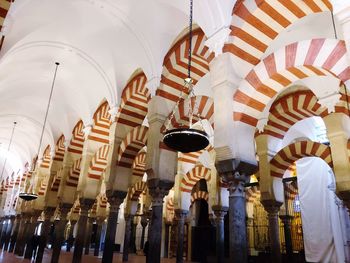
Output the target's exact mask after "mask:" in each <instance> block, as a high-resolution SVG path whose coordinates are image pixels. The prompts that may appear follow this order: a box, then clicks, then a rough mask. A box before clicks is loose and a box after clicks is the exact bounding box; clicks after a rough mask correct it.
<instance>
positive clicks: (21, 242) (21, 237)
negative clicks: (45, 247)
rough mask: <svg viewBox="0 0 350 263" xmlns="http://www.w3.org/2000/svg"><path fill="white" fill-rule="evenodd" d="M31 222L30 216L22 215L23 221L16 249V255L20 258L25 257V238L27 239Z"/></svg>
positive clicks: (27, 214)
mask: <svg viewBox="0 0 350 263" xmlns="http://www.w3.org/2000/svg"><path fill="white" fill-rule="evenodd" d="M29 221H30V214H29V213H22V219H21V223H20V227H19V230H18V236H17V242H16V247H15V254H16V255H18V256H23V253H24V247H25V244H26V240H25V237H26V232H27V227H28V222H29Z"/></svg>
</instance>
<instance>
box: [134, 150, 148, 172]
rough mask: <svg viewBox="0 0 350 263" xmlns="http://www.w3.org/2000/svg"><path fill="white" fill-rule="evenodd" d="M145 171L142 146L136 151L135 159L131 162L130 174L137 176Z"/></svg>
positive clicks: (144, 157)
mask: <svg viewBox="0 0 350 263" xmlns="http://www.w3.org/2000/svg"><path fill="white" fill-rule="evenodd" d="M145 172H146V151H145V150H144V148H142V149H141V151H139V152H138V154H137V155H136V157H135V160H134V162H133V164H132V175H133V176H137V177H143V175H144V174H145Z"/></svg>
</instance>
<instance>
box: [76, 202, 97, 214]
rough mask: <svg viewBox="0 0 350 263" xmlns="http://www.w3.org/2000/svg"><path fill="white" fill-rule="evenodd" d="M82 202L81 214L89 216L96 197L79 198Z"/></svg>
mask: <svg viewBox="0 0 350 263" xmlns="http://www.w3.org/2000/svg"><path fill="white" fill-rule="evenodd" d="M79 202H80V216H82V215H83V216H88V214H89V210H90V209H91V208H92V206H93V205H94V203H95V200H94V199H88V198H79Z"/></svg>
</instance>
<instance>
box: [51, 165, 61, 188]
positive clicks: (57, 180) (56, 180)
mask: <svg viewBox="0 0 350 263" xmlns="http://www.w3.org/2000/svg"><path fill="white" fill-rule="evenodd" d="M62 176H63V168H61V169H59V170H58V171H57V172H56V174H55V176H54V178H53V180H52V183H51V191H52V192H58V188H59V186H60V183H61V180H62Z"/></svg>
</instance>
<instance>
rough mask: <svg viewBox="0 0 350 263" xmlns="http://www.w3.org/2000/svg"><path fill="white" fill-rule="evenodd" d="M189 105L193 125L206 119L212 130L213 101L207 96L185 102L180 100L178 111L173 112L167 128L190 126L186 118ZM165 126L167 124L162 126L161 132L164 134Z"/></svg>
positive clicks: (188, 99) (192, 98) (190, 98)
mask: <svg viewBox="0 0 350 263" xmlns="http://www.w3.org/2000/svg"><path fill="white" fill-rule="evenodd" d="M190 105H191V110H192V112H193V120H192V123H193V124H194V123H196V122H198V121H199V120H201V119H206V120H208V121H209V123H210V124H211V126H212V127H213V128H214V100H213V99H212V98H209V97H207V96H196V97H189V98H187V99H186V100H184V99H182V100H181V101H180V103H179V106H178V110H177V111H176V112H175V114H174V116H173V118H172V119H171V125H170V126H169V128H180V127H189V126H190V122H189V121H190V120H189V118H188V113H189V110H190ZM170 115H171V114H170ZM170 115H169V118H170ZM169 118H168V121H169ZM167 124H168V123H166V124H165V125H163V127H162V129H161V132H165V129H166V125H167Z"/></svg>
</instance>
